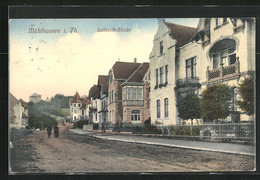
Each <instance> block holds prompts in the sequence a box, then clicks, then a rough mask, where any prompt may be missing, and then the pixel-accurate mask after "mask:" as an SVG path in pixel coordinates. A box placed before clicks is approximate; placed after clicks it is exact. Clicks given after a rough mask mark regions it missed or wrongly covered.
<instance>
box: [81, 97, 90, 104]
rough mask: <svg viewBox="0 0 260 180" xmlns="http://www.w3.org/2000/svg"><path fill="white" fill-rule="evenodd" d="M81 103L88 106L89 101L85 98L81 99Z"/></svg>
mask: <svg viewBox="0 0 260 180" xmlns="http://www.w3.org/2000/svg"><path fill="white" fill-rule="evenodd" d="M81 102H82V104H85V105H86V104H90V99H89V98H88V97H85V98H83V99H81Z"/></svg>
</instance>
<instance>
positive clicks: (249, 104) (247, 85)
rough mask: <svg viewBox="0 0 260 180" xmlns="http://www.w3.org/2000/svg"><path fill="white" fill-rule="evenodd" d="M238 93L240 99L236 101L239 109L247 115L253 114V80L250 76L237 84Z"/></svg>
mask: <svg viewBox="0 0 260 180" xmlns="http://www.w3.org/2000/svg"><path fill="white" fill-rule="evenodd" d="M238 93H239V95H240V97H241V99H242V100H239V101H237V104H238V106H239V107H240V109H242V110H243V111H245V112H246V114H247V115H253V114H254V113H255V112H254V81H253V79H252V78H245V79H244V80H242V81H241V83H240V84H238Z"/></svg>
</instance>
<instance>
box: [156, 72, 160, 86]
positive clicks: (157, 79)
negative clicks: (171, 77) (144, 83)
mask: <svg viewBox="0 0 260 180" xmlns="http://www.w3.org/2000/svg"><path fill="white" fill-rule="evenodd" d="M158 84H159V73H158V69H156V85H157V86H158Z"/></svg>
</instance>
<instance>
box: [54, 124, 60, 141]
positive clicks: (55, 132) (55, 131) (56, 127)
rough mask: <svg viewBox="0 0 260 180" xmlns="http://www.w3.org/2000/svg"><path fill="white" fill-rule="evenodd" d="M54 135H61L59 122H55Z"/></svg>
mask: <svg viewBox="0 0 260 180" xmlns="http://www.w3.org/2000/svg"><path fill="white" fill-rule="evenodd" d="M54 135H55V137H56V138H57V137H59V127H58V126H57V124H55V126H54Z"/></svg>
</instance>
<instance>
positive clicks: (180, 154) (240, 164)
mask: <svg viewBox="0 0 260 180" xmlns="http://www.w3.org/2000/svg"><path fill="white" fill-rule="evenodd" d="M67 126H69V124H66V126H62V125H61V124H60V125H59V127H60V136H59V137H58V138H55V137H54V133H53V131H52V135H51V138H48V137H47V132H46V130H42V131H38V132H36V133H34V134H31V135H29V136H27V137H26V138H24V139H21V140H19V141H17V142H14V148H13V149H12V151H11V168H12V172H17V173H91V172H194V171H195V172H197V171H203V172H208V171H211V172H212V171H250V170H253V169H254V157H253V156H244V155H234V154H225V153H216V152H207V151H197V150H188V149H179V148H170V147H161V146H153V145H145V144H135V143H125V142H116V141H108V140H103V139H98V138H93V137H89V136H87V135H79V134H75V133H73V132H70V131H68V127H67Z"/></svg>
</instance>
